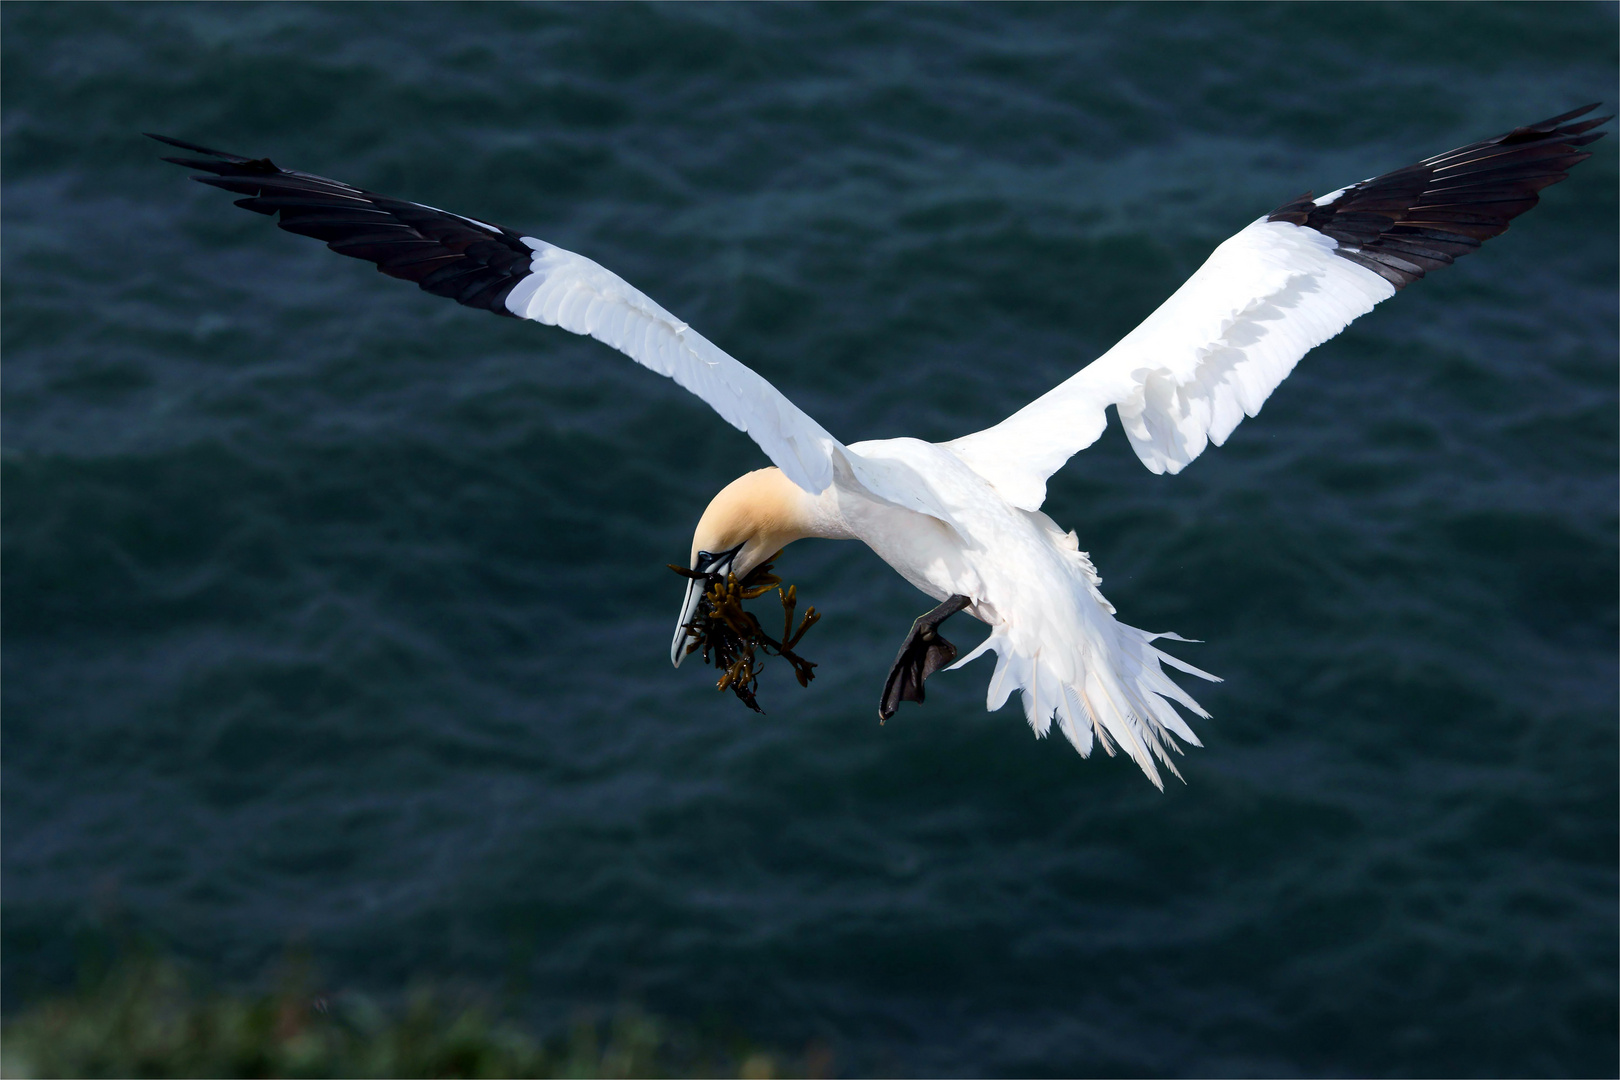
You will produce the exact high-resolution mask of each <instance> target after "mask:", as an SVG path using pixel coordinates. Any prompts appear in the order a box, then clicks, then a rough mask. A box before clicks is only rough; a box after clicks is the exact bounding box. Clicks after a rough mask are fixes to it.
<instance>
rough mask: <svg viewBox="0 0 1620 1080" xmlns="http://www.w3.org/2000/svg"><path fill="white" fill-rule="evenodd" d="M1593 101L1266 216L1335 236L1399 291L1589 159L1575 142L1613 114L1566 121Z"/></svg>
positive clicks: (1342, 250)
mask: <svg viewBox="0 0 1620 1080" xmlns="http://www.w3.org/2000/svg"><path fill="white" fill-rule="evenodd" d="M1595 108H1597V105H1596V104H1592V105H1588V106H1586V107H1585V108H1582V109H1576V110H1574V111H1573V112H1567V113H1564V114H1563V115H1562V116H1555V117H1553V118H1552V119H1551V120H1543V121H1542V122H1541V123H1539V124H1527V125H1526V126H1524V127H1520V128H1514V129H1513V130H1512V131H1510V132H1508V133H1507V134H1506V135H1499V136H1497V137H1496V138H1494V139H1486V140H1485V141H1484V142H1477V143H1473V144H1471V145H1469V146H1462V147H1458V148H1457V149H1456V150H1448V151H1446V152H1445V153H1443V154H1436V155H1435V156H1434V157H1432V158H1427V159H1425V160H1423V161H1420V162H1418V163H1417V164H1416V165H1409V166H1407V167H1406V168H1404V169H1396V170H1395V171H1394V172H1391V173H1385V174H1384V175H1383V176H1378V177H1374V178H1373V179H1371V180H1363V181H1362V182H1361V183H1359V184H1356V185H1355V186H1354V187H1351V188H1349V189H1347V190H1346V191H1345V193H1344V194H1343V195H1340V196H1339V197H1338V198H1337V199H1335V200H1334V201H1333V202H1331V203H1328V204H1327V205H1326V206H1317V205H1316V204H1315V203H1314V202H1313V201H1312V199H1311V193H1310V192H1306V193H1305V194H1304V195H1301V196H1300V197H1299V198H1297V199H1294V200H1292V201H1290V202H1287V203H1284V204H1283V205H1282V206H1279V207H1278V208H1277V209H1276V210H1274V211H1273V212H1272V213H1271V216H1270V217H1269V218H1267V220H1268V221H1288V222H1292V223H1293V224H1295V225H1304V226H1306V227H1307V228H1312V229H1315V230H1317V231H1318V232H1321V233H1324V234H1326V235H1328V236H1331V237H1332V238H1333V239H1334V240H1336V241H1338V243H1339V249H1338V252H1337V254H1339V255H1342V256H1344V257H1345V258H1347V259H1349V260H1350V261H1352V262H1357V263H1360V264H1361V265H1362V266H1365V267H1367V268H1368V269H1369V270H1373V271H1375V272H1376V273H1378V274H1380V275H1382V276H1383V277H1384V278H1385V279H1386V280H1388V281H1389V282H1390V283H1391V284H1393V285H1394V286H1395V287H1396V288H1397V289H1399V288H1403V287H1405V286H1407V285H1409V284H1411V283H1412V282H1414V281H1416V280H1417V279H1418V278H1420V277H1422V276H1423V275H1424V274H1425V273H1427V272H1428V271H1430V270H1436V269H1439V268H1440V267H1442V266H1447V265H1449V264H1450V263H1451V262H1453V261H1454V260H1455V259H1457V258H1458V257H1459V256H1462V255H1466V254H1468V253H1469V252H1470V251H1473V250H1474V249H1476V248H1478V247H1479V245H1480V243H1481V242H1482V241H1485V240H1489V239H1490V238H1491V237H1493V236H1496V235H1498V234H1500V233H1501V232H1503V231H1504V230H1506V229H1507V227H1508V222H1510V221H1512V220H1513V219H1514V218H1516V217H1518V216H1519V215H1520V214H1522V213H1524V212H1525V211H1526V210H1528V209H1530V208H1531V207H1532V206H1534V205H1536V202H1537V201H1538V200H1539V198H1540V196H1538V195H1537V194H1536V193H1537V192H1539V191H1540V190H1541V189H1542V188H1544V187H1549V186H1551V185H1553V184H1556V183H1558V181H1560V180H1562V179H1564V178H1565V177H1567V176H1568V175H1569V170H1570V169H1571V168H1573V167H1574V166H1576V165H1578V164H1580V163H1581V162H1583V161H1585V160H1586V159H1587V158H1589V157H1591V156H1592V155H1591V154H1590V153H1588V152H1585V151H1582V150H1580V149H1579V148H1580V147H1582V146H1585V145H1586V144H1587V143H1590V142H1593V141H1594V140H1597V139H1601V138H1602V137H1603V136H1604V135H1605V134H1607V132H1602V131H1597V132H1594V131H1592V130H1591V129H1592V128H1595V127H1597V126H1598V125H1599V124H1603V123H1607V122H1608V121H1609V120H1612V119H1613V117H1610V116H1605V117H1601V118H1599V119H1596V120H1582V121H1580V122H1579V123H1570V122H1569V121H1572V120H1574V119H1575V118H1576V117H1578V116H1584V115H1585V114H1587V113H1589V112H1591V111H1592V110H1593V109H1595Z"/></svg>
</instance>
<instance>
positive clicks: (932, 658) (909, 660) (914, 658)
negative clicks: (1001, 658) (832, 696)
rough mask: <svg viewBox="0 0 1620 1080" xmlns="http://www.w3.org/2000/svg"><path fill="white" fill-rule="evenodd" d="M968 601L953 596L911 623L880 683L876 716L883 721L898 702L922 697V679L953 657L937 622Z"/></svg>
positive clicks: (892, 713)
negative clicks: (892, 662) (880, 693)
mask: <svg viewBox="0 0 1620 1080" xmlns="http://www.w3.org/2000/svg"><path fill="white" fill-rule="evenodd" d="M970 603H972V601H971V600H969V599H968V598H967V597H965V596H953V597H951V598H950V599H948V600H946V601H945V602H944V603H943V604H940V605H939V606H938V607H937V608H935V609H934V610H933V611H930V612H928V613H927V614H926V615H920V616H918V618H917V621H916V622H914V623H912V624H911V632H910V633H909V634H907V635H906V640H905V641H904V642H902V643H901V645H900V655H899V656H897V657H896V658H895V661H894V667H892V668H890V669H889V678H888V680H887V681H886V682H884V684H883V698H882V700H880V701H879V702H878V719H879V720H887V719H888V718H889V717H891V716H893V715H894V714H895V710H897V709H899V708H900V703H901V702H902V701H915V702H917V703H918V704H919V705H920V704H922V700H923V696H924V695H923V680H924V679H926V678H928V676H930V675H932V674H933V673H934V672H936V671H938V670H939V669H940V668H942V667H945V666H946V665H947V664H949V663H950V662H951V661H953V660H955V659H956V646H955V645H952V644H951V643H950V642H948V641H946V640H945V639H944V638H942V637H940V636H939V624H940V623H942V622H944V621H945V620H946V619H948V618H950V617H951V616H952V615H955V614H956V613H957V612H958V611H961V610H962V609H963V608H965V607H967V606H968V604H970Z"/></svg>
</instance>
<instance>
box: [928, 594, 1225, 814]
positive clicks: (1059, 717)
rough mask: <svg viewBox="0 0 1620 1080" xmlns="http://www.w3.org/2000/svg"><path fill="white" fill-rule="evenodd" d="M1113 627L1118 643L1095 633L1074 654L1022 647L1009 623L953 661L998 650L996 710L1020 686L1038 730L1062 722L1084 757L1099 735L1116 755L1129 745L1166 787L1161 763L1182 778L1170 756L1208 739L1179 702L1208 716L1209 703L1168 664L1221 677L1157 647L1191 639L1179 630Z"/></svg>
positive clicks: (990, 703)
mask: <svg viewBox="0 0 1620 1080" xmlns="http://www.w3.org/2000/svg"><path fill="white" fill-rule="evenodd" d="M1108 622H1109V623H1111V624H1112V625H1111V626H1109V627H1107V629H1108V630H1111V631H1113V633H1109V634H1105V635H1104V636H1106V637H1110V638H1112V639H1113V640H1112V641H1111V642H1106V643H1105V642H1102V641H1097V640H1088V641H1087V642H1086V643H1085V646H1084V647H1083V648H1081V649H1079V650H1076V651H1074V652H1073V653H1068V654H1067V655H1048V654H1049V653H1050V652H1051V651H1052V648H1051V646H1050V645H1049V644H1048V645H1045V646H1041V647H1039V648H1036V649H1035V650H1034V651H1032V652H1031V651H1026V650H1023V649H1019V648H1018V647H1016V645H1015V644H1014V642H1013V635H1012V634H1010V633H1009V632H1008V631H1009V628H1008V627H1005V626H998V627H996V628H994V629H993V630H992V632H991V634H990V636H989V637H988V638H986V639H985V640H984V642H983V643H981V644H980V645H979V647H978V648H976V649H974V650H973V651H972V652H970V653H969V654H968V655H966V656H964V657H962V659H960V660H958V661H957V662H956V663H955V664H953V665H952V667H961V666H962V665H963V664H966V663H968V662H969V661H971V660H973V659H974V658H976V657H978V656H980V655H982V654H983V653H984V652H986V651H987V650H992V649H993V650H994V651H995V653H996V671H995V674H994V675H993V676H991V678H990V691H989V695H988V697H987V698H986V701H985V705H986V707H987V708H989V709H990V711H992V712H994V711H995V710H997V709H1000V708H1001V707H1002V706H1003V705H1005V704H1006V703H1007V699H1008V698H1009V697H1010V696H1012V692H1013V690H1015V689H1016V690H1020V691H1022V693H1023V697H1024V715H1025V716H1026V717H1027V718H1028V719H1029V726H1030V727H1031V728H1032V729H1033V730H1034V732H1035V734H1036V736H1037V737H1044V736H1045V735H1046V734H1047V732H1049V731H1050V730H1051V727H1052V724H1053V722H1054V721H1055V722H1056V723H1057V725H1058V729H1059V730H1060V731H1062V732H1063V734H1064V736H1065V737H1066V738H1067V739H1068V740H1069V742H1070V743H1072V744H1073V745H1074V748H1075V749H1076V750H1078V751H1079V752H1080V754H1081V756H1082V757H1090V756H1091V748H1092V744H1093V742H1096V743H1099V744H1101V746H1102V748H1103V751H1104V752H1105V753H1107V754H1109V755H1112V754H1113V753H1114V748H1115V747H1116V746H1117V747H1120V748H1122V749H1123V750H1124V751H1125V752H1126V753H1127V754H1128V755H1130V757H1131V759H1132V760H1133V761H1135V762H1136V763H1137V765H1138V766H1140V767H1141V769H1142V771H1143V772H1144V773H1146V774H1147V778H1148V779H1149V780H1151V781H1152V782H1153V784H1154V785H1155V786H1156V787H1158V788H1160V789H1161V790H1162V789H1163V788H1164V782H1163V781H1162V780H1161V779H1160V777H1159V770H1158V767H1157V766H1156V765H1155V763H1154V762H1155V759H1157V761H1158V763H1159V764H1162V765H1163V766H1164V767H1165V768H1167V769H1169V770H1170V772H1171V773H1172V774H1173V775H1174V776H1176V778H1177V779H1180V777H1181V773H1180V772H1179V771H1178V770H1177V769H1176V766H1175V764H1174V762H1172V761H1171V760H1170V753H1171V752H1174V753H1177V754H1179V753H1181V746H1180V745H1179V744H1178V743H1177V742H1176V739H1177V738H1178V737H1179V738H1181V739H1183V740H1185V741H1186V742H1189V743H1191V744H1192V745H1194V746H1201V745H1203V744H1202V743H1200V742H1199V741H1198V736H1196V735H1194V734H1193V731H1192V728H1190V727H1188V726H1187V722H1186V721H1185V720H1183V719H1182V718H1181V716H1180V715H1179V714H1178V713H1177V712H1176V710H1175V708H1174V707H1173V706H1172V705H1171V704H1170V703H1171V702H1172V701H1174V702H1176V703H1177V704H1179V705H1181V706H1182V707H1184V708H1186V709H1187V710H1188V711H1189V712H1191V713H1193V714H1195V715H1197V716H1201V717H1206V718H1207V717H1208V716H1209V713H1207V712H1205V711H1204V709H1203V707H1202V706H1200V705H1199V704H1198V702H1196V701H1194V700H1193V698H1192V696H1191V695H1189V694H1188V693H1187V692H1186V691H1185V690H1183V689H1182V688H1181V687H1179V686H1177V685H1176V684H1175V683H1174V682H1173V681H1171V679H1170V677H1169V676H1168V675H1167V674H1165V672H1164V668H1163V665H1165V664H1168V665H1170V666H1171V667H1173V668H1175V669H1176V670H1178V671H1183V672H1186V673H1187V674H1189V675H1196V676H1198V677H1199V678H1201V679H1208V680H1210V681H1211V682H1220V681H1221V680H1220V679H1219V678H1217V677H1216V676H1214V675H1211V674H1209V673H1208V672H1207V671H1203V670H1200V669H1199V668H1196V667H1194V666H1193V665H1191V664H1189V663H1186V662H1185V661H1183V660H1180V659H1178V658H1176V657H1174V656H1171V655H1170V654H1168V653H1166V652H1163V651H1161V650H1159V649H1158V648H1155V647H1154V645H1153V642H1154V641H1156V640H1159V639H1161V638H1162V639H1168V640H1171V641H1185V640H1187V639H1186V638H1181V637H1177V636H1176V635H1175V634H1150V633H1148V632H1147V631H1145V630H1138V629H1136V628H1135V627H1132V626H1126V625H1124V624H1123V623H1118V622H1114V621H1113V619H1112V617H1109V619H1108Z"/></svg>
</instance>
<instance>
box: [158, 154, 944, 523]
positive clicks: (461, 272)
mask: <svg viewBox="0 0 1620 1080" xmlns="http://www.w3.org/2000/svg"><path fill="white" fill-rule="evenodd" d="M151 137H152V138H154V139H157V140H158V141H160V142H164V143H167V144H169V145H170V146H176V147H179V148H180V149H182V150H187V151H190V152H192V153H194V154H200V155H205V156H202V157H171V158H165V159H164V160H165V161H171V162H173V163H175V164H176V165H182V166H184V167H186V168H189V169H197V170H199V171H201V172H205V173H208V174H210V175H207V176H197V177H193V179H195V180H198V181H199V182H201V183H204V184H210V185H212V186H214V187H219V188H224V189H225V190H226V191H231V192H235V193H236V194H239V195H243V196H246V197H245V198H241V199H238V200H236V205H238V206H240V207H243V208H245V209H248V210H253V211H256V212H257V213H261V214H279V215H280V221H279V224H280V226H281V227H282V228H283V229H286V230H287V231H288V232H295V233H299V234H301V235H303V236H312V237H314V238H315V239H317V240H323V241H325V242H326V246H327V247H329V248H331V249H332V250H333V251H335V252H337V253H338V254H340V255H349V256H352V257H354V258H357V259H365V260H367V261H369V262H373V263H376V264H377V269H378V270H380V271H382V272H383V273H385V274H388V275H390V276H392V277H397V278H403V279H405V280H406V281H414V282H416V283H417V284H418V285H420V286H421V287H422V288H423V289H425V290H427V291H428V292H430V293H433V294H435V295H438V296H447V297H449V298H451V299H452V300H455V301H457V302H459V303H462V304H466V305H468V306H469V307H475V308H482V309H484V310H487V311H492V312H494V313H496V314H497V315H509V316H516V317H518V318H523V319H533V320H535V321H536V322H541V323H545V324H547V325H550V326H560V327H562V328H563V329H565V330H570V331H572V332H573V333H576V334H584V335H587V336H589V337H593V338H595V339H596V340H598V341H600V342H602V343H604V344H606V345H610V346H612V347H613V348H615V349H617V350H619V351H620V352H622V353H624V354H625V355H626V356H628V357H630V358H631V359H632V360H634V361H636V362H637V363H638V364H642V365H643V366H645V367H649V368H651V369H652V370H654V371H656V372H658V373H659V374H660V375H667V376H669V377H670V378H672V379H674V380H675V381H676V382H677V383H679V384H680V385H681V386H683V387H685V388H686V389H688V390H690V391H691V392H692V393H694V394H696V395H697V396H698V397H700V398H702V399H703V400H704V401H706V402H707V403H708V404H709V405H710V406H711V407H713V409H714V410H715V411H716V412H718V413H719V414H720V415H721V417H723V418H724V419H725V420H726V421H727V422H728V423H730V424H732V425H733V426H735V427H737V428H738V429H740V430H742V431H744V432H746V433H747V434H748V435H749V436H751V437H752V438H753V440H754V441H755V442H757V443H758V444H759V446H760V448H761V449H762V450H764V451H765V454H766V456H767V457H769V458H770V459H771V461H772V463H774V464H775V465H776V466H777V467H778V468H780V469H781V470H782V471H783V472H784V473H786V474H787V475H788V477H789V478H790V479H791V480H792V481H793V482H794V483H796V484H798V485H799V486H800V487H802V488H804V489H805V490H806V491H809V492H811V493H817V492H820V491H822V490H823V489H825V488H826V487H827V486H828V485H829V484H830V483H832V481H833V476H834V473H835V472H836V471H839V470H840V469H842V470H844V471H847V472H848V473H849V474H850V475H852V476H853V477H854V479H855V480H857V481H858V482H860V483H861V484H862V485H863V486H865V487H866V488H867V489H868V490H869V491H871V492H872V493H873V494H874V495H876V496H877V497H878V498H880V499H885V500H887V501H890V502H894V503H896V504H898V505H901V506H906V507H909V508H911V509H915V510H919V511H921V512H923V513H927V514H930V515H933V516H936V517H941V518H943V517H945V516H946V515H945V514H944V512H943V511H942V510H941V509H940V508H939V507H938V506H937V505H936V504H935V503H934V502H933V501H932V500H931V499H929V498H928V495H927V492H926V491H925V490H917V489H915V488H913V487H912V486H910V485H907V484H905V483H901V482H894V481H889V480H886V473H885V472H884V468H883V466H882V465H881V463H875V462H869V461H867V460H865V459H863V458H862V457H861V456H860V455H859V454H856V453H854V452H853V451H851V450H849V449H848V448H847V447H845V446H844V445H843V444H842V443H840V442H839V441H838V440H837V439H835V438H833V437H832V436H831V435H830V434H828V433H827V431H826V429H825V428H823V427H822V426H821V425H820V424H818V423H816V421H815V420H813V419H811V418H810V417H809V416H808V415H807V414H806V413H805V412H804V411H803V410H801V409H800V408H799V407H798V406H796V405H794V404H793V402H791V401H789V400H788V399H787V397H786V396H784V395H783V394H782V393H781V391H779V390H777V389H776V387H774V386H772V385H771V384H770V383H769V382H767V381H766V380H765V379H763V378H761V377H760V376H759V375H758V374H756V373H755V372H754V371H753V370H752V369H750V368H748V367H747V366H746V365H744V364H742V363H741V362H739V361H737V360H735V359H733V358H732V357H731V356H729V355H727V354H726V353H725V352H723V351H721V350H720V349H719V348H717V347H716V346H715V345H713V344H712V343H711V342H710V341H709V340H708V339H707V338H705V337H703V335H701V334H699V333H697V332H696V331H695V330H693V329H692V328H691V327H689V326H687V325H686V324H685V323H684V322H682V321H680V320H679V319H677V318H676V317H675V316H673V315H671V314H670V313H669V312H667V311H665V310H664V309H663V308H662V307H660V306H658V305H657V304H656V303H654V302H653V301H652V300H651V299H650V298H649V297H648V296H646V295H645V294H644V293H642V292H641V291H639V290H638V289H636V288H635V287H634V286H632V285H631V284H630V283H629V282H627V281H625V280H624V279H623V278H621V277H619V276H618V275H617V274H615V273H613V272H611V271H609V270H607V269H605V268H604V267H602V266H599V265H598V264H596V263H594V262H592V261H591V260H590V259H587V258H585V257H584V256H583V255H576V254H574V253H573V252H571V251H564V250H563V249H562V248H559V247H556V246H555V245H552V244H548V243H546V242H545V241H544V240H537V239H535V238H534V237H532V236H522V235H519V234H518V233H515V232H512V231H511V230H510V229H503V228H501V227H500V226H498V225H491V224H489V223H487V222H483V221H479V220H477V219H476V218H469V217H463V216H461V215H460V214H452V213H449V212H448V211H445V210H439V209H436V208H434V207H431V206H423V205H421V204H419V203H413V202H406V201H404V200H401V199H393V198H389V197H387V196H385V195H378V194H376V193H374V192H370V191H364V190H362V189H360V188H357V187H351V186H350V185H348V184H344V183H341V182H339V181H337V180H328V179H327V178H325V177H323V176H313V175H311V174H309V173H301V172H294V171H292V170H290V169H283V168H280V167H278V166H276V165H275V164H273V163H272V162H271V161H270V160H269V159H268V158H245V157H242V156H240V155H237V154H227V153H223V152H221V151H218V150H210V149H208V148H207V147H205V146H198V145H196V144H194V143H188V142H182V141H180V140H179V139H170V138H165V137H164V136H161V135H153V136H151Z"/></svg>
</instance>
